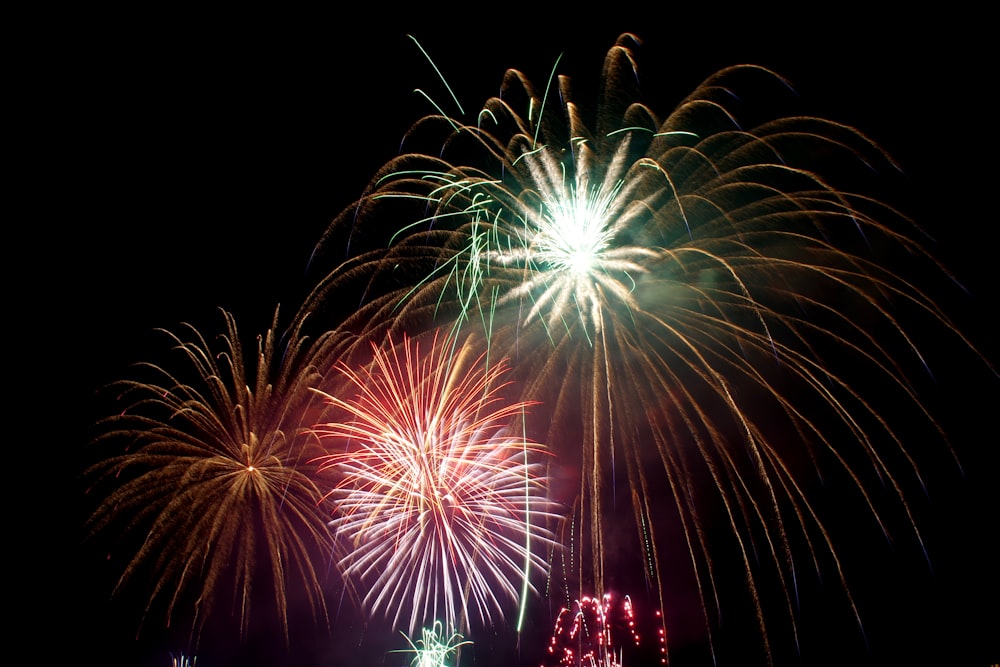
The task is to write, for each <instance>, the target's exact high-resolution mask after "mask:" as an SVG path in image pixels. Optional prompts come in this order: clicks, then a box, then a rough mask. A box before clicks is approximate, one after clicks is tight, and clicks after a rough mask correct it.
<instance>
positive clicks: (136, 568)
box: [87, 312, 336, 645]
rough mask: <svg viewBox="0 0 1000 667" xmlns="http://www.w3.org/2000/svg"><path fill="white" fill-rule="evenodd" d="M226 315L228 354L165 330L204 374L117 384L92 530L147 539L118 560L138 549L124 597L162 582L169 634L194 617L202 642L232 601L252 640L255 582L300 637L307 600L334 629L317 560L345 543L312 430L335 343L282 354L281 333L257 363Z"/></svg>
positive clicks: (127, 567)
mask: <svg viewBox="0 0 1000 667" xmlns="http://www.w3.org/2000/svg"><path fill="white" fill-rule="evenodd" d="M223 315H224V318H225V322H226V332H225V335H224V336H222V337H221V339H222V340H223V345H222V346H221V350H220V351H219V352H218V353H216V352H215V351H213V348H212V346H211V345H210V344H209V343H208V341H206V340H205V338H204V337H203V336H202V335H201V334H200V333H199V332H198V331H197V330H196V329H195V328H194V327H189V333H190V334H191V336H190V338H189V339H185V338H183V337H181V336H178V335H175V334H173V333H170V332H164V333H166V334H167V335H169V336H170V338H171V340H172V341H173V342H174V343H175V344H176V347H175V349H176V350H177V351H179V352H180V354H181V355H182V356H183V358H184V359H185V360H186V362H187V364H188V368H189V369H190V371H191V373H190V374H183V373H181V374H175V373H172V372H169V371H167V370H165V369H164V368H163V367H161V366H158V365H154V364H149V363H146V364H140V365H139V369H140V374H141V373H143V372H148V373H151V374H152V375H151V377H152V379H148V380H147V379H144V380H125V381H120V382H118V383H115V384H114V385H113V386H112V387H111V389H112V390H113V391H114V392H115V394H116V401H117V403H118V404H119V406H121V405H124V408H123V409H122V411H121V412H120V413H119V414H117V415H115V416H113V417H110V418H107V419H105V420H104V421H102V422H101V423H100V424H99V426H100V429H101V430H100V435H99V436H98V437H97V438H96V442H95V446H99V447H102V448H112V449H111V453H110V454H108V455H107V456H106V457H105V458H103V459H102V460H100V461H99V462H98V463H96V464H94V465H93V466H92V467H91V468H90V469H88V471H87V475H88V478H89V479H90V482H91V488H90V493H91V494H94V495H97V494H99V493H105V492H106V494H105V495H102V496H101V497H100V502H99V505H98V507H97V508H96V510H95V511H94V513H93V514H92V516H91V518H90V521H89V524H88V529H89V531H90V532H91V534H92V535H97V534H100V533H105V532H108V531H115V530H121V529H124V532H125V533H126V535H128V536H131V537H132V538H134V539H135V540H137V541H136V542H134V548H133V547H132V546H129V545H132V544H133V542H128V541H127V542H125V544H124V545H123V546H121V547H119V548H117V549H114V550H112V552H111V553H110V554H109V558H110V559H114V560H117V559H118V558H119V556H118V554H119V552H122V553H125V560H124V573H123V574H122V576H121V578H120V581H119V583H118V586H117V590H121V589H124V588H125V587H126V586H127V585H128V584H132V583H135V582H140V583H144V582H146V581H151V582H152V585H151V593H150V596H149V602H148V605H147V613H148V612H149V611H150V610H151V609H153V607H154V605H155V604H157V603H163V605H164V606H163V611H164V613H165V618H166V624H167V625H168V626H169V625H171V624H172V623H173V622H175V621H177V620H181V621H184V622H187V621H189V620H190V621H191V624H192V625H191V627H192V640H193V643H194V644H195V645H197V643H198V639H199V636H200V634H201V632H202V630H203V629H204V627H205V625H206V623H207V622H208V620H209V619H210V618H211V617H212V615H213V612H215V611H216V604H217V602H219V598H221V597H224V592H226V591H228V592H229V593H231V595H232V600H231V605H232V609H233V610H235V615H236V616H237V617H238V618H239V627H240V632H241V635H242V637H243V638H244V639H245V637H246V633H247V630H248V627H249V622H250V617H251V602H252V601H254V600H258V599H259V596H255V595H252V593H254V592H255V591H254V587H255V586H258V587H261V586H262V587H263V588H262V589H261V590H264V591H266V590H267V589H268V587H270V591H271V598H272V602H273V604H274V605H275V606H276V609H277V614H278V621H279V622H280V625H281V630H282V632H283V634H284V636H285V639H286V641H287V640H288V609H287V600H288V597H289V596H290V595H291V594H292V593H293V592H294V593H297V594H298V595H297V596H296V599H298V598H299V596H304V597H302V599H303V600H305V601H306V602H307V603H308V605H310V606H311V608H312V610H313V613H314V616H315V618H316V620H322V621H324V622H325V619H326V604H325V602H324V598H323V592H322V588H321V580H322V579H323V573H324V570H323V569H322V568H320V569H317V567H316V564H317V563H322V562H323V561H324V558H326V557H327V554H328V553H329V551H330V550H331V549H332V548H333V541H332V535H331V533H330V532H329V529H328V527H327V526H326V522H327V518H328V517H327V514H328V511H329V510H328V508H325V507H324V505H323V503H322V498H323V487H322V486H321V485H319V484H318V480H319V479H320V478H321V473H320V472H319V471H317V469H316V466H314V465H311V464H309V463H308V460H309V459H311V458H313V457H315V456H316V455H317V454H318V453H319V452H320V451H321V450H319V449H318V446H319V442H318V440H317V439H316V438H315V436H314V435H313V434H312V431H311V430H310V429H309V428H308V427H309V426H311V425H312V423H311V422H310V421H309V420H310V419H313V418H315V416H316V414H317V412H316V409H317V408H318V407H319V401H318V400H317V397H316V396H315V394H314V393H313V392H312V390H311V388H312V387H313V386H314V385H315V384H316V383H318V382H319V379H320V377H321V373H320V371H319V369H320V368H322V367H324V366H326V365H327V362H324V361H323V359H325V358H326V357H325V356H324V355H326V354H327V353H332V351H333V350H334V349H335V347H336V345H335V344H334V340H335V336H332V335H331V336H327V337H324V338H322V339H319V340H317V341H315V342H312V341H309V340H307V339H305V338H302V337H300V336H299V335H298V332H294V331H293V332H291V337H290V338H289V339H288V342H287V344H285V345H282V344H281V343H280V342H279V341H278V340H276V337H275V329H274V328H272V329H270V330H269V331H268V332H267V334H266V335H265V336H263V337H261V338H259V339H258V346H257V350H256V356H255V359H254V361H255V366H249V365H248V364H247V361H249V358H245V357H244V350H243V348H242V345H241V342H240V337H239V332H238V331H237V327H236V322H235V320H234V319H233V317H232V316H231V315H230V314H229V313H225V312H223ZM277 319H278V318H277V313H275V324H277ZM102 451H104V450H103V449H102ZM221 606H222V607H224V608H226V607H228V606H229V605H227V604H225V603H223V604H222V605H221ZM228 613H230V610H229V609H225V611H224V612H223V615H227V614H228Z"/></svg>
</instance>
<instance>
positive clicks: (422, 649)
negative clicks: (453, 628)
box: [404, 621, 472, 667]
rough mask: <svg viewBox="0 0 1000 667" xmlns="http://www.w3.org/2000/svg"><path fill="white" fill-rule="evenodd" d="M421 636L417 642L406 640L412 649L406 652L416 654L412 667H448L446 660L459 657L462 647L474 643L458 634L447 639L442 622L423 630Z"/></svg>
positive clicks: (454, 633) (453, 634)
mask: <svg viewBox="0 0 1000 667" xmlns="http://www.w3.org/2000/svg"><path fill="white" fill-rule="evenodd" d="M421 634H422V637H421V638H420V639H418V640H417V641H416V642H414V641H412V640H411V639H410V638H409V637H407V638H406V641H408V642H409V643H410V648H409V649H408V650H406V651H404V652H406V653H413V654H414V656H413V660H412V661H411V662H410V665H411V666H412V667H447V665H448V663H446V662H445V660H447V659H448V658H449V657H450V656H452V655H455V656H456V657H457V655H458V649H459V648H460V647H462V646H465V645H466V644H471V643H472V642H471V641H464V640H463V638H462V635H461V634H459V633H457V632H453V633H452V634H451V635H449V636H447V637H445V635H444V627H443V624H442V623H441V621H435V622H434V625H433V626H432V627H430V628H423V630H422V631H421ZM405 636H406V635H404V637H405ZM456 664H457V660H456Z"/></svg>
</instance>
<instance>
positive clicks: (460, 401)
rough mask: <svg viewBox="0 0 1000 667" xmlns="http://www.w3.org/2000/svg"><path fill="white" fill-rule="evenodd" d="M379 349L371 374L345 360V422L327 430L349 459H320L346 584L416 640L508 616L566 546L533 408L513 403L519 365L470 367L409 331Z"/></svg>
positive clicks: (329, 443) (329, 440) (338, 404)
mask: <svg viewBox="0 0 1000 667" xmlns="http://www.w3.org/2000/svg"><path fill="white" fill-rule="evenodd" d="M372 348H373V352H374V359H373V362H372V363H371V365H370V366H366V367H363V368H362V369H361V370H356V369H353V368H350V367H348V366H346V365H344V364H338V367H339V368H340V370H341V371H342V372H343V374H344V377H345V378H346V386H345V387H344V388H342V389H341V390H339V391H338V392H337V393H336V394H323V396H324V398H325V400H326V401H328V402H329V404H330V406H331V407H332V408H334V409H335V410H337V411H340V412H339V414H341V415H343V417H342V418H339V419H338V420H337V421H331V422H329V423H325V424H321V425H319V426H317V427H316V434H317V436H318V437H319V438H321V439H322V440H323V442H324V446H325V447H326V448H327V449H328V450H330V451H335V452H336V453H331V454H328V455H326V456H323V457H322V458H320V459H319V461H320V462H321V465H322V468H323V469H324V470H333V471H335V472H336V474H337V476H338V478H339V480H340V481H339V482H338V483H337V486H336V488H335V489H333V491H332V492H331V493H330V494H329V496H330V499H331V500H332V502H333V503H334V505H335V515H334V518H333V520H332V521H331V522H330V525H331V527H332V528H333V530H334V531H335V532H336V534H337V536H338V539H339V540H340V541H341V543H342V545H345V548H346V552H345V555H344V556H343V557H342V558H340V561H339V562H340V566H341V570H342V572H343V573H344V576H345V579H347V580H348V581H354V582H357V583H358V584H360V590H362V591H364V594H363V596H362V597H363V600H362V602H363V604H364V606H365V607H366V609H367V610H368V611H369V612H370V613H372V614H375V613H383V614H385V615H386V617H391V619H392V623H393V625H394V626H395V625H398V624H405V625H406V627H407V629H408V630H410V631H411V632H412V631H413V630H414V629H415V628H417V627H419V626H420V625H422V624H423V623H425V622H428V620H430V619H439V618H444V619H446V623H447V625H448V627H458V628H462V627H466V625H467V623H468V622H469V620H470V619H471V618H474V619H477V620H478V621H480V622H484V623H485V622H487V621H490V620H491V619H494V618H502V617H503V615H504V613H505V611H506V607H505V603H508V602H514V603H516V602H517V601H518V600H519V599H522V598H523V596H524V593H525V591H526V590H527V588H526V587H530V586H531V583H530V578H531V576H532V575H534V574H538V573H544V572H545V571H546V570H547V562H546V560H545V559H544V557H543V555H544V554H546V553H547V550H549V549H551V547H552V545H553V540H552V536H551V533H550V531H549V529H548V528H547V527H546V526H547V524H548V523H549V521H550V519H552V518H553V516H554V515H553V509H554V508H553V505H552V503H550V502H549V501H548V500H547V499H546V497H545V491H546V487H545V478H544V476H543V474H542V473H543V471H544V461H542V460H541V457H540V454H542V453H543V452H544V449H543V448H542V447H541V445H538V444H536V443H533V442H530V441H528V440H526V439H525V438H524V436H523V435H520V434H519V433H518V430H517V428H516V426H515V424H516V423H517V422H518V420H519V419H520V418H521V416H522V413H523V412H524V411H525V410H526V409H527V408H529V407H530V406H531V405H532V403H530V402H526V401H521V402H511V403H508V402H505V401H504V399H503V395H502V392H503V390H504V389H506V388H508V386H509V383H508V382H504V381H502V376H503V375H504V374H505V373H506V372H507V367H506V366H505V364H503V363H498V364H494V365H486V364H485V363H484V359H483V358H482V357H480V358H478V359H475V360H473V361H471V363H470V358H469V355H468V352H467V350H466V349H465V348H462V347H460V346H459V347H458V348H456V347H454V346H453V345H451V344H449V343H447V342H445V341H444V340H441V341H439V340H438V338H437V337H436V336H435V337H434V338H433V339H432V341H431V349H430V350H421V349H420V345H419V343H418V342H416V341H412V340H411V339H410V338H408V337H405V336H404V338H403V340H402V342H401V344H400V345H399V346H392V341H391V340H389V341H388V344H387V347H386V348H380V347H378V346H376V345H374V344H373V345H372ZM352 391H353V392H355V394H356V395H355V396H354V397H353V398H347V397H346V396H347V395H348V393H349V392H352ZM334 414H338V413H334ZM407 613H408V614H409V618H404V617H405V615H406V614H407Z"/></svg>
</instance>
